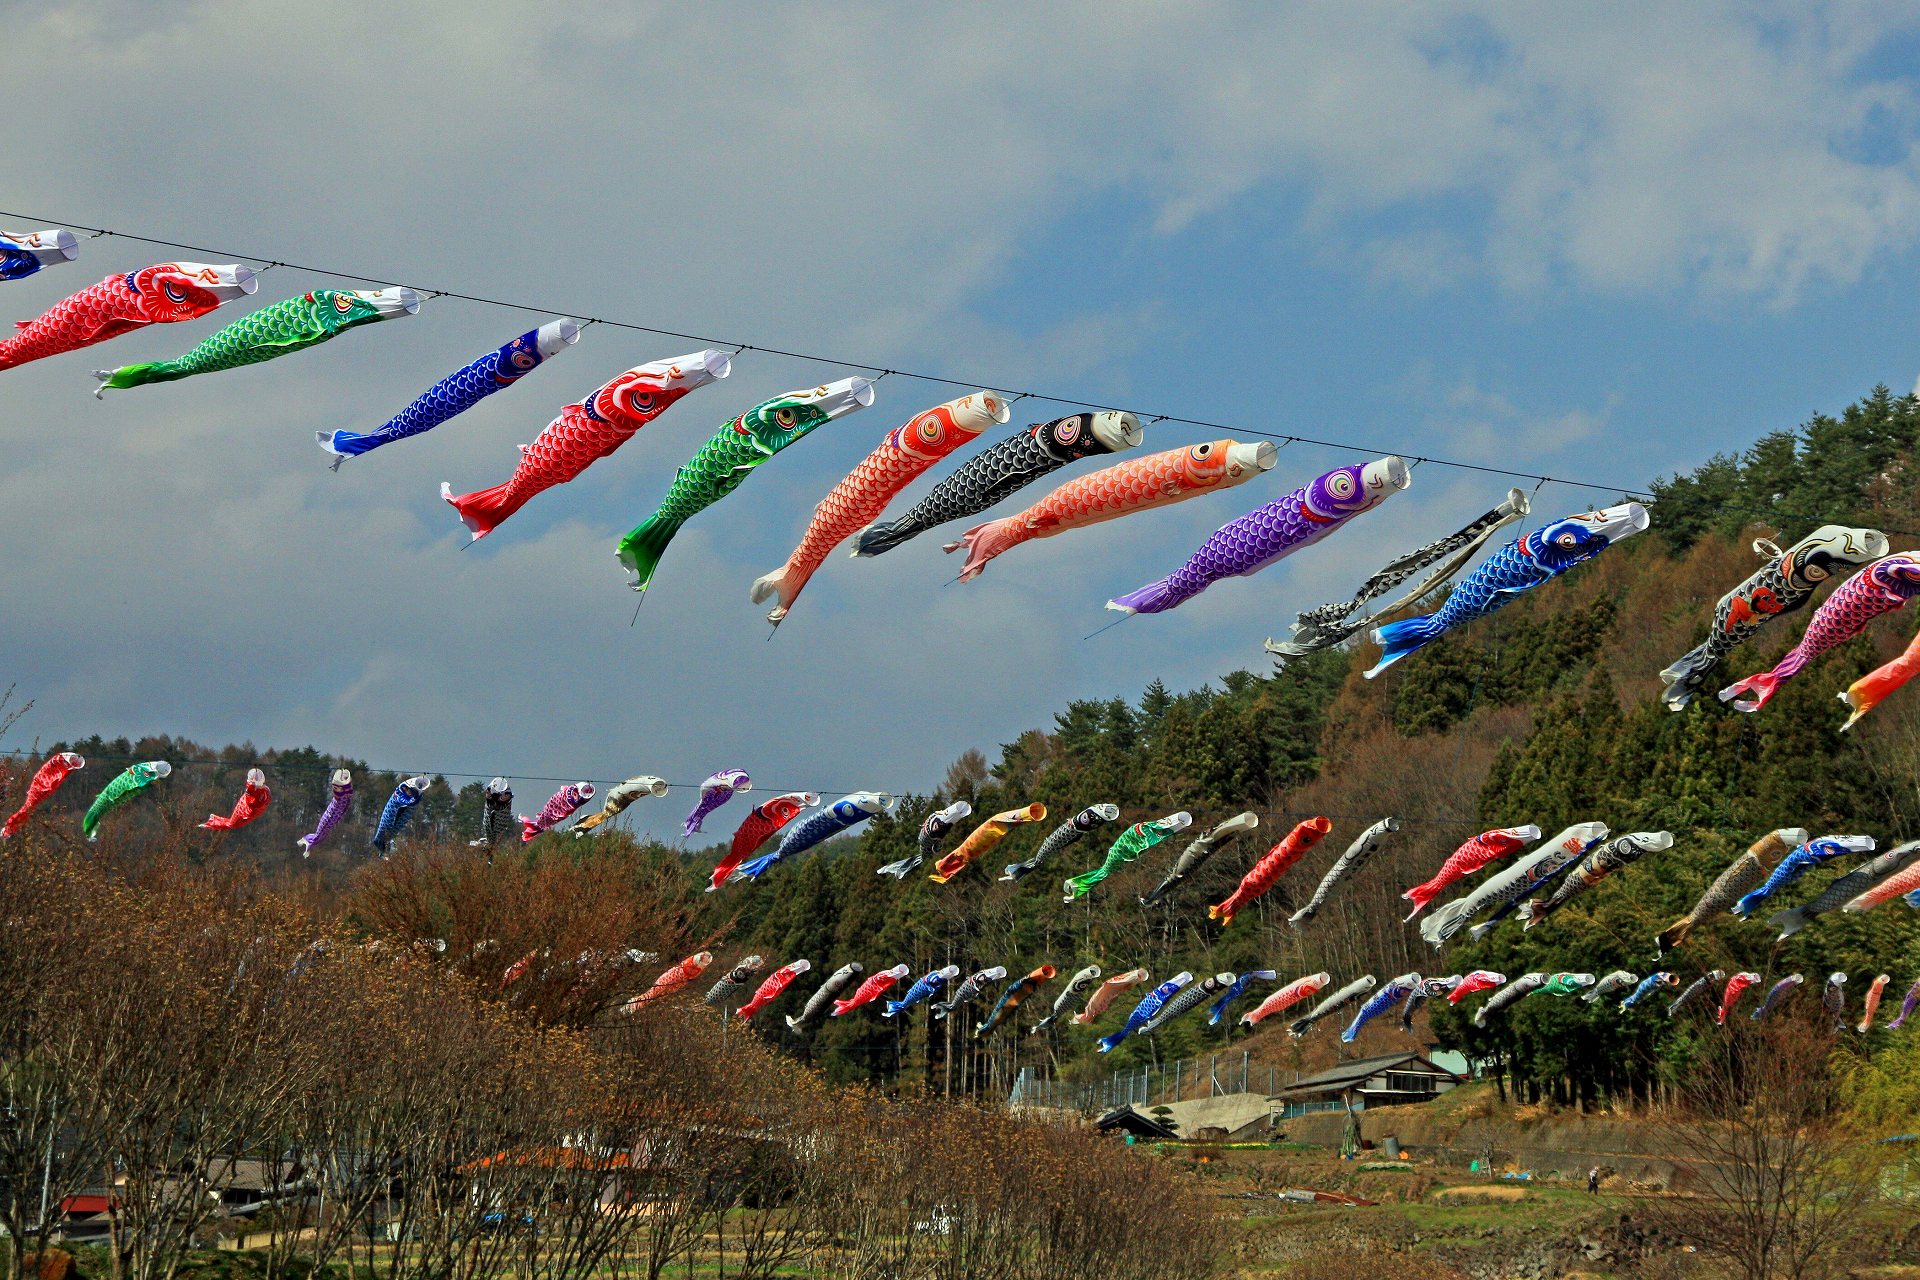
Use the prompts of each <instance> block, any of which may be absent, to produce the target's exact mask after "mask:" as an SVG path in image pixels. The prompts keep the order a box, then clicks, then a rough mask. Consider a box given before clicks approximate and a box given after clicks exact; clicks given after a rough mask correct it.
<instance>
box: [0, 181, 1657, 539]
mask: <svg viewBox="0 0 1920 1280" xmlns="http://www.w3.org/2000/svg"><path fill="white" fill-rule="evenodd" d="M0 218H11V219H17V220H19V221H22V222H42V223H46V224H48V225H55V224H60V223H62V222H63V220H62V219H58V218H43V217H40V216H39V215H37V214H24V213H16V212H11V211H7V210H0ZM64 225H66V226H69V227H73V228H76V229H78V230H81V231H86V232H88V233H90V238H92V239H98V238H99V237H101V236H113V237H117V238H119V239H122V240H133V241H138V242H139V243H141V244H150V245H157V246H159V247H160V248H164V249H178V250H182V251H184V252H187V253H199V254H207V255H209V256H212V257H218V258H244V259H248V260H250V261H253V262H258V263H261V264H262V268H261V269H262V270H268V269H271V268H272V267H287V268H289V269H290V270H293V271H302V272H306V273H308V274H310V275H317V276H327V277H330V278H332V279H336V280H352V281H357V282H359V283H361V284H371V285H378V286H380V287H382V288H400V287H404V288H412V289H414V290H416V291H418V292H421V293H425V294H429V295H431V296H433V297H437V298H454V299H457V300H459V301H461V302H472V303H475V304H478V305H480V306H489V307H502V308H506V309H509V310H513V311H529V312H540V313H543V314H546V315H579V314H580V313H578V312H575V311H572V310H569V309H567V308H561V307H548V306H539V305H535V304H533V303H531V302H526V301H520V300H515V299H510V298H498V297H492V296H489V295H486V294H481V293H474V292H471V291H468V290H462V289H441V288H436V287H431V286H427V285H419V284H415V285H407V284H406V283H405V282H404V281H400V280H395V279H390V278H387V277H385V276H377V275H369V274H367V273H365V272H361V271H349V270H342V269H338V268H334V267H326V266H318V265H314V264H310V263H302V262H293V261H290V260H288V259H285V258H280V257H276V256H273V255H268V254H260V253H245V252H242V251H240V250H237V249H227V248H216V247H214V246H210V245H201V244H191V243H188V242H187V241H184V240H169V239H165V238H162V237H159V236H149V235H142V234H140V233H138V232H132V231H118V230H114V229H112V228H107V227H90V226H86V225H85V224H82V223H78V222H73V221H65V222H64ZM581 320H582V323H583V325H586V324H603V325H606V326H608V327H609V328H614V329H626V330H629V331H631V332H634V333H647V334H652V335H654V336H656V337H663V338H674V339H677V340H681V341H686V342H699V343H705V344H707V345H708V346H713V347H731V348H733V351H734V354H735V355H739V354H741V353H742V352H747V351H757V352H760V353H762V354H763V355H770V356H779V357H781V358H783V359H788V360H801V361H806V362H807V363H810V364H824V365H832V366H834V367H836V368H842V369H859V370H864V371H867V372H869V373H873V374H877V375H878V377H876V378H875V379H874V380H875V381H879V380H880V379H881V378H886V377H890V376H895V377H901V378H911V379H913V380H914V381H916V382H927V383H934V384H937V385H940V386H946V387H959V388H966V389H972V388H975V387H980V388H986V389H988V390H994V391H998V392H1000V394H1002V395H1004V396H1007V397H1008V398H1009V399H1010V400H1011V401H1012V402H1014V403H1018V402H1019V401H1021V400H1040V401H1044V402H1046V403H1048V404H1058V405H1066V406H1069V407H1076V406H1077V407H1080V408H1085V409H1092V410H1096V411H1107V412H1114V413H1132V414H1134V415H1135V416H1136V417H1139V418H1141V419H1142V420H1148V421H1151V422H1154V423H1162V422H1170V423H1173V424H1174V425H1176V426H1182V427H1192V428H1196V429H1199V430H1203V431H1230V432H1233V433H1235V434H1237V435H1248V436H1257V437H1260V438H1262V439H1267V440H1278V441H1281V442H1283V443H1286V444H1307V445H1314V446H1316V447H1318V448H1322V449H1333V450H1339V451H1342V452H1348V453H1373V454H1385V453H1390V452H1392V450H1387V449H1379V448H1375V447H1373V446H1371V445H1364V444H1357V443H1354V442H1352V441H1343V440H1330V439H1325V438H1320V437H1315V436H1305V435H1300V434H1298V433H1293V432H1275V431H1259V430H1256V429H1254V428H1251V427H1236V426H1233V425H1231V424H1229V423H1224V422H1216V421H1210V420H1208V419H1205V418H1189V417H1182V416H1180V415H1178V414H1170V413H1150V412H1147V411H1143V410H1137V409H1128V408H1126V407H1125V406H1122V405H1112V404H1099V403H1095V402H1093V401H1089V400H1084V399H1079V398H1076V397H1072V396H1058V395H1051V394H1049V393H1046V392H1042V391H1016V390H1014V389H1011V388H1006V387H997V386H995V385H994V384H993V383H992V382H990V381H986V380H983V379H977V378H976V379H966V378H955V377H952V376H949V375H946V374H938V373H925V372H916V371H913V370H909V369H894V368H890V367H888V366H886V365H881V364H874V363H871V362H869V361H862V360H848V359H844V358H842V357H838V356H827V355H820V354H818V353H815V352H809V351H800V350H796V349H793V348H790V347H776V346H767V345H765V344H761V343H751V342H741V341H738V340H736V339H723V338H714V337H709V336H706V335H703V334H697V333H689V332H687V331H685V330H680V329H669V328H664V327H662V326H659V325H649V324H640V323H637V322H635V321H631V320H615V319H613V318H611V317H608V316H581ZM1423 460H1424V461H1427V462H1431V463H1433V464H1434V465H1435V466H1438V467H1449V468H1452V469H1454V470H1457V471H1469V472H1477V473H1480V474H1483V475H1495V476H1507V477H1510V478H1512V479H1516V480H1533V479H1543V478H1544V479H1552V480H1554V481H1556V482H1557V483H1560V484H1564V485H1569V486H1572V487H1574V488H1578V489H1593V490H1601V491H1605V492H1608V493H1622V492H1626V493H1637V492H1638V491H1637V490H1634V489H1632V488H1631V487H1630V486H1622V485H1619V484H1614V483H1611V482H1609V483H1604V484H1603V483H1600V482H1598V481H1591V480H1577V479H1573V478H1571V477H1561V476H1552V477H1541V476H1539V474H1538V473H1537V472H1531V471H1515V470H1512V469H1511V468H1507V467H1496V466H1490V465H1487V464H1485V463H1479V462H1468V461H1465V460H1462V459H1457V458H1439V457H1435V456H1433V455H1432V454H1427V455H1425V457H1424V459H1423ZM1638 500H1639V501H1643V502H1647V501H1652V500H1653V497H1652V495H1650V494H1648V495H1643V496H1641V497H1640V498H1639V499H1638Z"/></svg>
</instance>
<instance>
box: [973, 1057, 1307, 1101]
mask: <svg viewBox="0 0 1920 1280" xmlns="http://www.w3.org/2000/svg"><path fill="white" fill-rule="evenodd" d="M1299 1078H1300V1073H1299V1072H1297V1071H1282V1070H1280V1069H1279V1068H1278V1067H1274V1066H1263V1067H1255V1066H1254V1065H1253V1064H1252V1062H1251V1061H1250V1060H1249V1056H1248V1054H1247V1053H1246V1052H1245V1051H1244V1050H1243V1051H1242V1052H1241V1053H1240V1055H1239V1057H1238V1058H1237V1059H1236V1058H1235V1056H1234V1055H1233V1054H1230V1053H1229V1054H1211V1055H1209V1056H1207V1057H1205V1058H1191V1059H1187V1058H1182V1059H1180V1060H1178V1061H1176V1062H1174V1063H1172V1064H1171V1065H1170V1066H1166V1067H1162V1068H1160V1069H1158V1070H1156V1069H1154V1068H1152V1067H1147V1066H1141V1067H1138V1068H1136V1069H1134V1070H1130V1071H1116V1072H1114V1073H1113V1074H1112V1075H1111V1076H1110V1077H1109V1078H1107V1079H1105V1080H1095V1081H1087V1082H1082V1081H1072V1080H1055V1079H1052V1078H1051V1077H1049V1076H1046V1075H1043V1074H1042V1073H1041V1072H1040V1070H1039V1069H1038V1068H1036V1067H1022V1068H1020V1075H1019V1077H1018V1078H1017V1079H1015V1080H1014V1082H1013V1092H1012V1093H1011V1094H1009V1095H1008V1097H1007V1106H1008V1107H1010V1108H1012V1107H1054V1108H1058V1109H1059V1110H1062V1111H1080V1112H1084V1113H1086V1114H1089V1115H1091V1114H1094V1113H1096V1112H1100V1111H1106V1110H1109V1109H1111V1108H1113V1107H1121V1106H1126V1105H1128V1104H1132V1105H1133V1106H1138V1107H1151V1106H1158V1105H1160V1104H1161V1103H1172V1102H1185V1101H1188V1100H1190V1099H1194V1098H1217V1097H1220V1096H1222V1095H1223V1094H1235V1093H1264V1094H1265V1095H1266V1096H1268V1097H1271V1096H1272V1095H1273V1094H1274V1093H1275V1092H1277V1091H1278V1090H1280V1089H1283V1088H1285V1087H1286V1086H1287V1085H1289V1084H1292V1083H1293V1082H1294V1081H1295V1080H1298V1079H1299ZM1334 1105H1335V1107H1336V1109H1337V1107H1338V1105H1339V1104H1337V1103H1336V1104H1334ZM1313 1109H1315V1110H1318V1109H1320V1108H1319V1107H1318V1106H1317V1105H1316V1106H1314V1107H1313ZM1291 1114H1295V1115H1298V1114H1301V1112H1299V1111H1292V1112H1291Z"/></svg>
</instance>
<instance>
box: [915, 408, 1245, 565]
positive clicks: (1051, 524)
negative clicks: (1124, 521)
mask: <svg viewBox="0 0 1920 1280" xmlns="http://www.w3.org/2000/svg"><path fill="white" fill-rule="evenodd" d="M1265 447H1266V448H1267V449H1268V450H1271V449H1272V446H1270V445H1269V446H1265ZM1239 452H1240V448H1239V445H1238V443H1237V442H1236V441H1233V440H1210V441H1208V442H1206V443H1205V444H1196V445H1192V446H1190V447H1188V448H1185V449H1168V450H1167V451H1166V452H1165V453H1155V454H1149V455H1148V456H1146V457H1144V458H1135V459H1133V460H1132V461H1131V462H1122V463H1119V464H1117V465H1115V466H1111V467H1104V468H1102V469H1101V470H1099V471H1095V472H1093V473H1092V474H1091V475H1084V476H1080V477H1078V478H1077V479H1073V480H1069V481H1067V482H1066V483H1065V484H1063V485H1061V486H1060V487H1059V488H1058V489H1055V490H1054V491H1053V492H1052V493H1050V494H1048V495H1047V496H1046V497H1044V498H1042V499H1040V501H1038V502H1036V503H1034V504H1033V505H1032V506H1030V507H1028V508H1027V509H1026V510H1025V511H1022V512H1019V513H1018V514H1015V515H1010V516H1004V517H1002V518H1001V519H998V520H989V521H988V522H987V523H986V524H983V525H979V526H976V527H975V528H972V529H969V530H967V531H966V532H965V533H964V534H962V535H960V539H959V541H957V542H949V543H947V544H946V546H945V548H944V550H946V551H958V550H960V549H962V548H965V549H966V553H967V560H966V564H965V565H963V566H962V567H961V569H960V581H962V582H968V581H971V580H972V579H974V578H977V577H979V576H980V575H981V573H982V572H984V571H985V569H986V567H987V562H988V561H989V560H991V559H993V558H994V557H995V556H998V555H1003V554H1005V553H1006V552H1008V551H1010V550H1012V549H1013V548H1014V547H1017V546H1019V545H1020V544H1021V543H1023V542H1030V541H1032V540H1033V539H1035V538H1050V537H1052V536H1054V535H1055V534H1058V533H1064V532H1066V531H1067V530H1068V529H1080V528H1084V527H1086V526H1087V525H1090V524H1099V523H1101V522H1102V521H1105V520H1114V519H1117V518H1119V517H1120V516H1124V515H1129V514H1131V513H1133V512H1135V511H1145V510H1148V509H1149V508H1153V507H1164V506H1167V505H1169V504H1171V503H1175V502H1184V501H1186V500H1187V499H1189V498H1197V497H1199V496H1200V495H1201V494H1203V493H1211V492H1213V491H1214V490H1217V489H1226V488H1231V487H1233V486H1235V485H1238V484H1244V483H1246V482H1247V481H1248V480H1251V479H1253V477H1254V476H1256V475H1259V474H1260V473H1261V471H1263V470H1264V469H1265V468H1263V467H1260V466H1254V465H1249V464H1247V463H1245V462H1243V461H1241V460H1240V459H1239V458H1238V457H1237V454H1238V453H1239ZM1267 465H1268V466H1271V465H1272V460H1271V456H1270V455H1269V457H1268V461H1267Z"/></svg>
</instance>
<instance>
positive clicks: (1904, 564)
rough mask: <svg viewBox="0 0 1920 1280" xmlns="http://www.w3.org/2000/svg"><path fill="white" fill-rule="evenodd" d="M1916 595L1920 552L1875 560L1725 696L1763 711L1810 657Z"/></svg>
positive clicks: (1722, 694) (1722, 695)
mask: <svg viewBox="0 0 1920 1280" xmlns="http://www.w3.org/2000/svg"><path fill="white" fill-rule="evenodd" d="M1916 595H1920V557H1917V556H1914V555H1911V554H1908V553H1906V552H1900V553H1898V554H1895V555H1890V556H1883V557H1881V558H1880V559H1878V560H1875V561H1874V562H1873V563H1872V564H1870V565H1868V566H1867V567H1866V568H1864V569H1862V570H1861V571H1860V572H1858V573H1856V574H1854V575H1853V576H1852V577H1851V578H1848V579H1847V580H1846V581H1845V582H1843V583H1841V584H1840V585H1839V586H1838V587H1835V588H1834V591H1833V594H1832V595H1830V596H1828V597H1827V598H1826V600H1825V601H1824V602H1823V603H1822V604H1821V606H1820V607H1819V608H1818V609H1815V610H1814V611H1813V620H1812V621H1811V622H1809V623H1807V630H1806V633H1805V634H1804V635H1802V636H1801V637H1800V643H1798V644H1796V645H1794V646H1793V648H1791V649H1789V650H1787V653H1786V656H1785V657H1783V658H1781V659H1780V661H1779V662H1777V663H1775V664H1774V666H1773V669H1772V670H1771V671H1763V672H1760V673H1759V674H1758V675H1751V676H1748V677H1747V678H1746V679H1744V680H1736V681H1735V682H1734V683H1732V684H1730V685H1728V686H1727V687H1726V688H1724V689H1722V690H1721V691H1720V701H1722V702H1730V703H1732V704H1733V707H1734V710H1736V711H1758V710H1759V709H1760V708H1761V707H1764V706H1766V705H1767V703H1768V702H1770V701H1771V700H1772V699H1773V695H1774V694H1775V693H1778V692H1779V690H1780V686H1781V685H1782V684H1784V683H1786V682H1787V681H1788V680H1791V679H1792V678H1793V677H1794V676H1796V675H1798V674H1800V672H1801V671H1803V670H1804V669H1805V668H1806V665H1807V664H1808V663H1809V662H1812V661H1813V660H1814V659H1815V658H1817V657H1819V656H1820V655H1821V654H1823V653H1825V652H1826V651H1827V650H1829V649H1832V648H1834V647H1835V646H1836V645H1841V644H1845V643H1846V642H1847V641H1849V640H1851V639H1853V638H1854V637H1855V636H1857V635H1859V634H1860V633H1861V632H1862V631H1864V630H1866V628H1867V624H1868V623H1869V622H1872V621H1873V620H1874V619H1875V618H1877V617H1879V616H1880V615H1881V614H1883V613H1891V612H1893V611H1894V610H1895V609H1900V608H1904V607H1905V606H1906V603H1907V601H1909V600H1911V599H1913V598H1914V596H1916ZM1742 694H1751V695H1753V696H1751V697H1741V696H1740V695H1742Z"/></svg>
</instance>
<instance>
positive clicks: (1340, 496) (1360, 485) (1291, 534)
mask: <svg viewBox="0 0 1920 1280" xmlns="http://www.w3.org/2000/svg"><path fill="white" fill-rule="evenodd" d="M1407 480H1408V475H1407V466H1406V463H1404V462H1402V461H1401V460H1400V459H1399V458H1383V459H1381V460H1380V461H1379V462H1376V463H1368V464H1366V465H1364V466H1349V467H1336V468H1335V469H1333V470H1332V471H1329V472H1327V473H1326V474H1325V475H1323V476H1320V477H1317V478H1316V479H1314V480H1312V481H1310V482H1309V483H1307V484H1303V485H1301V486H1300V487H1299V488H1298V489H1295V490H1294V491H1293V492H1291V493H1289V494H1287V495H1286V496H1285V497H1281V498H1276V499H1274V500H1273V501H1272V502H1267V503H1263V504H1262V505H1260V506H1258V507H1255V508H1254V509H1253V510H1252V511H1249V512H1247V513H1246V514H1245V515H1243V516H1238V517H1236V518H1234V519H1233V520H1230V521H1228V522H1227V523H1226V524H1224V525H1221V526H1220V527H1219V528H1218V529H1216V530H1214V531H1213V533H1212V534H1210V535H1209V536H1208V538H1207V540H1206V541H1205V542H1203V543H1201V544H1200V546H1199V548H1198V549H1197V550H1196V551H1195V552H1194V553H1193V554H1192V555H1190V556H1188V557H1187V562H1186V563H1185V564H1183V565H1181V566H1180V567H1179V568H1178V569H1176V570H1174V571H1173V572H1172V573H1170V574H1168V575H1167V576H1166V577H1164V578H1162V579H1160V580H1159V581H1158V582H1152V583H1148V584H1147V585H1146V586H1144V587H1141V588H1140V589H1139V590H1137V591H1130V592H1128V593H1127V594H1126V595H1123V596H1120V597H1119V598H1117V599H1114V600H1110V601H1108V602H1107V607H1108V608H1109V609H1116V610H1119V611H1121V612H1123V613H1160V612H1163V611H1164V610H1167V609H1171V608H1173V607H1175V606H1176V605H1180V604H1184V603H1185V602H1186V601H1188V600H1191V599H1192V598H1193V597H1195V596H1197V595H1199V594H1200V593H1201V592H1202V591H1204V590H1206V589H1207V588H1208V587H1209V586H1211V585H1212V584H1214V583H1215V582H1218V581H1219V580H1220V579H1222V578H1231V577H1245V576H1246V575H1247V574H1250V573H1257V572H1259V571H1260V570H1261V569H1264V568H1266V567H1267V566H1268V565H1270V564H1272V563H1274V562H1275V561H1276V560H1279V559H1281V558H1282V557H1284V556H1288V555H1291V554H1293V553H1294V552H1295V551H1298V550H1300V549H1301V548H1302V547H1307V546H1311V545H1313V544H1314V543H1316V542H1318V541H1320V540H1321V539H1322V538H1324V537H1326V536H1327V535H1328V534H1330V533H1332V532H1333V531H1334V530H1335V529H1338V528H1339V527H1340V526H1341V525H1343V524H1345V523H1346V522H1347V521H1348V520H1350V519H1352V518H1353V517H1354V516H1357V515H1359V514H1360V513H1361V512H1363V511H1370V510H1372V509H1373V508H1374V507H1376V506H1378V505H1379V504H1380V503H1381V502H1383V501H1384V500H1385V499H1386V497H1387V495H1388V494H1390V493H1393V492H1394V491H1395V490H1396V489H1401V488H1405V487H1406V484H1407Z"/></svg>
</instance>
